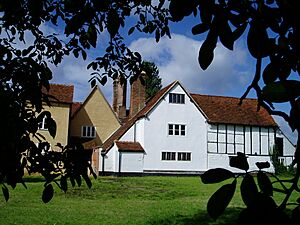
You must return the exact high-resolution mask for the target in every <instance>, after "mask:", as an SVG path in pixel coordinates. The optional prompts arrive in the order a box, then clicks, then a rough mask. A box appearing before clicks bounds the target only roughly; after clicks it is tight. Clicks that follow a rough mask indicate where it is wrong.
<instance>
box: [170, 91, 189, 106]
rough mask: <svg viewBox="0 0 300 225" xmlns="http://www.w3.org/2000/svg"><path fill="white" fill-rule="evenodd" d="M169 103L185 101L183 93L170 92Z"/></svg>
mask: <svg viewBox="0 0 300 225" xmlns="http://www.w3.org/2000/svg"><path fill="white" fill-rule="evenodd" d="M169 103H175V104H184V103H185V99H184V94H177V93H170V94H169Z"/></svg>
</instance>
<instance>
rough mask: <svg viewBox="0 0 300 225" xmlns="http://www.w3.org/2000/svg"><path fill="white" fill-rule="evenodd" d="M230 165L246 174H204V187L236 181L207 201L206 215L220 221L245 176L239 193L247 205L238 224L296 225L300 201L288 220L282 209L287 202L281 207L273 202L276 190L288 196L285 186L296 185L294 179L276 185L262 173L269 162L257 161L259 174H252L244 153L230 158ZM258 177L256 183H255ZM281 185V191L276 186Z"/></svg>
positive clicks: (224, 171) (220, 170) (219, 171)
mask: <svg viewBox="0 0 300 225" xmlns="http://www.w3.org/2000/svg"><path fill="white" fill-rule="evenodd" d="M230 166H231V167H234V168H237V169H240V170H243V171H244V173H240V174H234V173H233V172H231V171H230V170H227V169H223V168H216V169H210V170H208V171H206V172H205V173H204V174H203V175H201V180H202V182H203V183H205V184H213V183H220V182H223V181H226V180H228V179H232V180H233V181H232V182H231V183H229V184H224V185H223V186H221V187H220V188H219V189H218V190H217V191H216V192H215V193H214V194H213V195H212V196H211V197H210V199H209V200H208V203H207V212H208V214H209V215H210V216H211V217H212V218H213V219H217V218H218V217H219V216H221V215H222V214H223V212H224V211H225V209H226V208H227V207H228V205H229V203H230V201H231V200H232V198H233V196H234V193H235V191H236V187H237V179H238V178H239V177H242V181H241V185H240V193H241V197H242V200H243V202H244V204H245V206H246V208H245V209H243V210H242V211H241V213H240V216H239V218H238V223H239V224H249V225H250V224H296V223H297V221H298V218H299V216H300V214H299V207H300V205H299V202H296V203H294V204H295V205H296V207H295V208H294V210H293V213H292V216H291V217H289V216H288V215H287V214H285V211H284V210H283V209H284V208H285V206H286V201H287V199H285V200H283V202H282V203H281V205H277V203H276V202H275V201H274V199H273V193H274V191H276V192H280V193H284V194H287V193H288V192H289V191H290V189H289V188H288V187H287V186H286V184H285V183H293V181H292V180H280V179H279V178H277V177H275V178H276V181H275V182H272V181H271V179H270V174H268V173H266V172H264V171H263V170H264V169H266V168H269V167H270V163H269V162H257V163H256V166H257V167H258V169H259V170H258V171H256V172H255V171H253V172H249V171H248V170H249V164H248V161H247V158H246V156H245V155H244V154H243V153H238V154H237V156H233V157H231V158H230ZM255 177H256V181H255ZM275 183H279V184H280V185H281V187H282V188H277V187H276V186H275V185H274V184H275Z"/></svg>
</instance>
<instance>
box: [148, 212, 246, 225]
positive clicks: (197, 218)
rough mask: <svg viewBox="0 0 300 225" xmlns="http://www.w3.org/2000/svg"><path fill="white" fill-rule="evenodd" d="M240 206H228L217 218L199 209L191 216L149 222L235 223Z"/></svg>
mask: <svg viewBox="0 0 300 225" xmlns="http://www.w3.org/2000/svg"><path fill="white" fill-rule="evenodd" d="M240 211H241V208H228V209H226V211H225V212H224V214H223V215H222V216H220V217H219V218H218V219H217V220H213V219H212V218H210V217H209V215H208V214H207V211H199V213H197V214H195V215H194V216H192V217H189V216H185V215H180V214H179V215H175V216H174V217H172V218H165V219H157V220H152V221H150V222H149V224H151V225H174V224H178V225H179V224H180V225H196V224H197V225H237V219H238V215H239V213H240Z"/></svg>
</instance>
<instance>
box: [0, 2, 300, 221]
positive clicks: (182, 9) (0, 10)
mask: <svg viewBox="0 0 300 225" xmlns="http://www.w3.org/2000/svg"><path fill="white" fill-rule="evenodd" d="M299 12H300V8H299V3H298V2H297V1H293V0H190V1H182V0H170V1H165V0H158V1H151V0H145V1H140V0H128V1H123V0H115V1H111V0H102V1H98V0H56V1H51V0H40V1H34V0H10V1H7V0H3V1H0V34H1V36H0V79H1V85H0V98H1V102H2V115H4V116H3V117H2V121H3V123H2V129H1V130H0V134H1V137H3V139H2V142H1V143H0V148H1V151H0V154H1V155H0V160H1V162H0V182H1V183H2V184H3V188H2V190H3V193H4V196H5V198H6V199H8V197H9V196H8V189H7V187H6V186H5V182H6V183H7V184H9V185H11V186H13V187H14V186H15V185H16V183H17V182H22V177H23V169H24V168H25V167H26V168H28V169H29V170H30V166H31V165H32V164H30V163H28V162H30V161H32V160H33V161H36V160H37V159H40V160H42V159H44V158H45V157H49V155H48V154H46V156H43V155H41V154H40V153H39V152H40V149H37V147H34V146H35V145H33V142H32V141H31V136H37V124H38V122H39V120H40V119H41V118H42V116H41V115H42V113H44V112H43V104H42V103H43V102H46V103H49V102H50V100H49V96H48V95H47V93H45V92H43V91H42V90H43V88H45V89H49V81H51V78H52V73H51V70H50V69H49V64H50V63H51V64H54V65H58V64H59V63H60V62H61V61H62V59H63V57H64V56H65V55H69V54H73V55H74V56H75V57H82V58H83V59H86V58H87V50H88V49H90V48H95V47H96V46H97V44H99V40H100V37H101V35H107V34H108V35H109V42H108V43H107V48H106V51H105V53H104V54H103V55H100V56H99V57H97V58H96V59H95V60H94V61H92V62H90V63H89V65H88V68H92V69H93V70H94V71H95V72H94V73H93V77H92V79H91V84H92V85H95V84H96V82H97V81H98V82H100V83H102V84H105V83H106V82H107V78H108V77H111V78H116V77H118V75H120V74H123V75H124V76H125V77H129V76H131V75H132V74H137V71H139V70H140V68H141V63H142V56H141V55H140V54H139V53H137V52H133V51H131V50H130V49H129V48H128V47H127V46H126V44H125V42H124V37H123V35H122V32H124V30H126V31H127V32H128V34H129V35H131V34H132V33H134V32H142V33H146V34H150V35H153V36H154V37H155V39H156V41H157V42H159V40H160V38H161V37H163V36H168V37H170V38H171V31H170V28H169V24H170V22H172V23H173V22H174V23H176V22H178V23H179V22H181V21H183V20H184V19H185V18H186V17H190V16H195V17H196V18H199V22H198V24H195V26H193V27H191V31H192V33H193V34H194V35H200V34H202V35H203V34H206V36H205V40H204V42H203V44H202V45H201V47H200V50H199V58H198V60H199V65H200V67H201V68H202V69H203V70H205V69H207V68H208V67H209V65H210V64H211V62H212V61H213V59H214V50H215V48H216V46H217V45H218V44H219V43H220V44H222V45H223V46H225V47H226V48H227V49H230V50H234V43H235V42H236V41H237V40H238V39H239V38H241V37H245V36H246V38H247V46H248V50H249V53H250V54H251V56H252V57H253V58H254V59H255V60H256V70H255V74H253V81H252V83H251V84H250V85H249V86H248V88H247V89H246V91H245V94H244V95H243V96H242V98H241V102H242V100H243V99H244V98H245V97H246V96H247V94H248V93H249V91H250V90H251V89H254V90H255V91H256V93H257V97H258V100H259V106H262V107H265V108H266V109H267V110H268V111H269V112H270V113H271V114H273V115H279V116H282V117H283V118H284V119H285V120H286V121H287V122H288V123H289V125H290V127H291V128H292V129H293V130H297V132H298V135H300V132H299V129H300V123H299V115H300V106H299V105H300V104H299V102H300V100H299V95H300V81H299V77H298V76H293V75H292V74H298V75H299V74H300V58H299V57H300V54H299V53H300V46H299V45H300V43H299V41H298V40H299V39H300V18H299V17H300V13H299ZM129 20H130V21H131V22H130V23H129V22H128V21H129ZM132 20H133V21H134V22H132ZM43 24H48V25H51V26H54V27H55V26H59V27H62V28H63V32H64V33H63V34H60V35H63V36H64V39H61V38H60V36H59V35H58V34H55V33H53V34H44V33H43V31H42V26H43ZM121 31H122V32H121ZM26 35H31V36H32V37H33V42H32V43H29V44H28V45H25V47H24V46H21V47H20V46H18V45H16V44H15V43H16V42H20V43H24V42H26V38H25V37H26ZM263 62H264V63H266V66H263V65H264V63H263ZM282 102H287V103H289V104H290V106H291V111H290V113H285V112H282V111H278V110H276V109H275V108H274V105H273V104H274V103H282ZM48 118H49V124H50V127H52V128H53V129H50V130H51V134H52V136H54V135H55V122H54V121H53V120H52V119H51V116H50V115H49V116H48ZM50 130H49V131H50ZM298 137H299V136H298ZM299 141H300V139H299V138H298V143H297V148H296V153H295V159H294V162H293V165H295V166H297V173H296V175H295V177H294V179H292V180H290V184H291V186H290V187H286V186H284V188H283V189H284V190H283V192H284V193H285V195H286V197H285V198H284V200H283V202H282V203H281V204H280V205H279V206H277V205H274V204H273V203H270V202H269V203H266V202H268V201H269V197H265V195H263V197H261V196H262V195H260V194H259V195H257V196H260V197H261V198H260V201H258V202H260V203H261V201H262V202H263V203H266V204H267V206H268V207H269V208H270V209H272V210H273V211H271V212H272V213H275V212H277V211H276V210H279V209H280V210H281V209H284V208H285V207H286V204H287V202H288V199H289V196H290V194H291V192H293V191H299V188H298V185H297V182H298V180H299V176H300V168H299V166H298V164H299V161H300V150H299V148H300V143H299ZM63 149H64V150H63V151H62V152H65V150H66V148H63ZM77 149H80V147H77ZM32 152H34V154H33V153H32ZM49 154H50V153H49ZM67 155H68V154H67ZM37 156H39V157H37ZM238 159H241V160H242V161H243V157H241V156H240V157H239V158H238ZM57 160H66V158H64V157H60V158H58V159H57ZM76 162H77V161H76ZM43 165H44V164H43ZM51 165H53V164H51ZM65 165H68V163H66V164H65ZM70 165H76V163H75V164H74V163H71V164H70ZM86 167H87V165H86V164H84V165H79V166H78V167H77V168H76V169H74V168H73V169H70V170H67V169H65V170H63V171H60V172H58V173H53V170H54V168H52V167H51V166H50V165H48V164H47V163H46V164H45V165H44V166H42V167H37V168H35V171H36V172H43V171H44V172H43V173H42V174H43V175H44V176H45V178H46V185H45V193H48V195H47V194H45V196H46V197H45V199H46V202H47V201H48V199H49V198H47V196H50V197H51V196H52V195H51V193H52V190H53V189H52V188H51V186H49V185H51V183H52V182H55V181H54V178H57V177H60V182H61V184H58V186H59V187H61V188H62V189H63V190H65V189H66V188H65V187H66V185H65V179H66V178H70V179H72V180H73V182H72V183H74V180H76V181H77V183H78V184H80V181H79V179H80V178H81V177H83V178H84V179H85V180H86V181H87V183H89V184H90V181H89V179H87V178H86V175H85V174H86ZM45 171H47V172H46V173H45ZM74 171H75V172H74ZM53 174H55V175H53ZM244 180H245V186H244V187H248V186H249V187H253V182H252V178H251V177H250V176H249V175H248V172H247V170H246V176H245V178H244ZM233 186H234V183H233V184H232V185H231V186H226V187H224V188H223V189H224V190H229V191H232V187H233ZM49 193H50V194H49ZM244 193H245V192H244ZM214 196H218V195H217V194H216V195H214ZM50 199H51V198H50ZM245 203H246V202H245ZM295 204H296V209H295V211H293V216H294V217H295V218H299V217H300V216H299V214H300V213H299V203H295ZM246 206H247V207H248V211H247V212H245V213H244V214H243V216H244V217H245V218H247V216H249V215H250V214H251V212H252V211H251V210H252V208H251V207H250V206H249V205H247V203H246ZM225 208H226V207H225Z"/></svg>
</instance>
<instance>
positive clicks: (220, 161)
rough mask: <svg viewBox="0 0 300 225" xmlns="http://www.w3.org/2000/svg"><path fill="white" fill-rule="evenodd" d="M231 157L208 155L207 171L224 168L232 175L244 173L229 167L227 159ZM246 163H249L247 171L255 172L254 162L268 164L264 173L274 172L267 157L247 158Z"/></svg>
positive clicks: (252, 156)
mask: <svg viewBox="0 0 300 225" xmlns="http://www.w3.org/2000/svg"><path fill="white" fill-rule="evenodd" d="M231 156H234V155H227V154H216V153H208V169H214V168H224V169H228V170H230V171H232V172H234V173H243V172H245V171H243V170H239V169H236V168H234V167H230V166H229V159H230V157H231ZM247 158H248V163H249V171H257V170H258V168H257V167H256V165H255V163H256V162H266V161H268V162H269V163H270V168H269V169H265V170H264V171H268V172H274V167H273V166H272V163H271V160H270V157H269V156H254V155H251V156H247Z"/></svg>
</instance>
